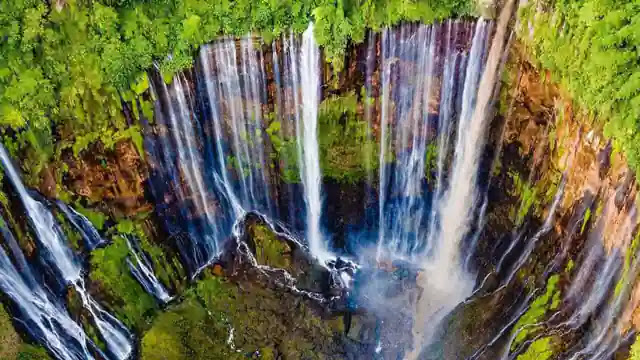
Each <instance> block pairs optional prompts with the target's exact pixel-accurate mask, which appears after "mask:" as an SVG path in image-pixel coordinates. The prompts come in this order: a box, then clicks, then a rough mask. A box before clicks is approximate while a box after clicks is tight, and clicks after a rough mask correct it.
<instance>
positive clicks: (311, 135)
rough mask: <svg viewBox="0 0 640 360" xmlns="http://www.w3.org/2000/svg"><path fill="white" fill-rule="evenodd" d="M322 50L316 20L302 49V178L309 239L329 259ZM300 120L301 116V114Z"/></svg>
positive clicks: (311, 246) (313, 248) (304, 36)
mask: <svg viewBox="0 0 640 360" xmlns="http://www.w3.org/2000/svg"><path fill="white" fill-rule="evenodd" d="M319 61H320V51H319V49H318V45H317V44H316V42H315V38H314V35H313V23H311V24H309V27H308V28H307V30H306V31H305V32H304V34H302V48H301V50H300V87H301V88H302V91H301V94H302V109H303V111H302V119H301V120H302V124H300V121H298V123H297V129H298V137H297V138H298V154H299V159H300V160H301V164H300V178H301V179H302V184H303V186H304V199H305V204H306V206H307V232H306V233H307V241H308V242H309V249H310V250H311V253H312V254H313V255H315V256H318V257H319V258H320V259H323V260H326V259H327V258H328V257H329V252H328V250H327V249H326V244H325V242H324V239H323V236H322V229H321V228H320V217H321V215H322V194H321V191H322V190H321V188H322V183H321V181H322V179H321V173H320V155H319V149H318V105H319V104H320V96H321V94H320V64H319ZM298 120H300V119H299V118H298Z"/></svg>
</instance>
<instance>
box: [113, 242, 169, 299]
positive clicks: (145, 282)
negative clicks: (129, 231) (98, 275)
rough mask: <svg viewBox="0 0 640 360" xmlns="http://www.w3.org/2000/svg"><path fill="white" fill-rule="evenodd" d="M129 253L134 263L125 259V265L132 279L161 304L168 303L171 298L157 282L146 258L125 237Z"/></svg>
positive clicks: (136, 245) (137, 247) (135, 244)
mask: <svg viewBox="0 0 640 360" xmlns="http://www.w3.org/2000/svg"><path fill="white" fill-rule="evenodd" d="M125 240H126V242H127V247H128V248H129V253H130V254H131V255H132V256H133V258H134V260H135V261H132V260H131V259H130V258H127V265H128V266H129V270H131V274H132V275H133V277H134V278H135V279H136V280H138V282H139V283H140V285H141V286H142V287H143V288H144V290H145V291H146V292H147V293H148V294H151V295H153V297H155V298H156V300H158V301H159V302H160V303H161V304H165V303H168V302H169V301H171V299H172V297H171V295H169V293H168V292H167V289H165V287H164V285H162V283H161V282H160V281H159V280H158V278H157V277H156V275H155V274H154V273H153V267H152V266H151V262H150V261H149V259H147V256H146V255H145V254H144V252H142V251H141V250H140V249H139V246H138V244H137V243H134V244H133V245H132V242H133V240H132V239H131V238H129V237H125Z"/></svg>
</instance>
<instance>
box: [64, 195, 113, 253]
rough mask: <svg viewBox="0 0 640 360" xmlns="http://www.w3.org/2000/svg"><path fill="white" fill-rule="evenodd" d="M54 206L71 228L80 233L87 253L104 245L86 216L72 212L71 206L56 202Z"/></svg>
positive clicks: (103, 241)
mask: <svg viewBox="0 0 640 360" xmlns="http://www.w3.org/2000/svg"><path fill="white" fill-rule="evenodd" d="M56 205H57V206H58V208H59V209H60V211H62V213H63V214H64V216H65V218H66V219H67V221H69V222H70V223H71V225H73V227H74V228H75V229H76V230H77V231H78V233H80V236H82V240H83V241H84V242H85V246H86V249H87V250H89V251H92V250H94V249H95V248H97V247H98V246H101V245H103V244H105V243H106V241H105V240H104V239H103V238H102V236H100V234H99V233H98V230H96V228H95V227H93V225H92V224H91V222H90V221H89V219H87V217H86V216H84V215H82V214H80V213H79V212H77V211H76V210H74V209H73V208H72V207H71V206H69V205H67V204H65V203H63V202H62V201H59V200H57V201H56Z"/></svg>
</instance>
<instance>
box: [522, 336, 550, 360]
mask: <svg viewBox="0 0 640 360" xmlns="http://www.w3.org/2000/svg"><path fill="white" fill-rule="evenodd" d="M554 353H555V351H554V339H553V338H552V337H543V338H540V339H537V340H536V341H534V342H533V343H531V345H529V348H527V351H526V352H524V354H521V355H518V358H517V360H548V359H550V358H551V357H552V356H553V354H554Z"/></svg>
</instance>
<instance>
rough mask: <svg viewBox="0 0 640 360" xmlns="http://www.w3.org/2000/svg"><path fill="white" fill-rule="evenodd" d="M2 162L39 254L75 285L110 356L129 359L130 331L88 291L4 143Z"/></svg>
mask: <svg viewBox="0 0 640 360" xmlns="http://www.w3.org/2000/svg"><path fill="white" fill-rule="evenodd" d="M0 162H1V163H2V166H3V167H4V171H5V174H6V175H7V176H8V177H9V180H10V181H11V183H12V184H13V187H14V188H15V190H16V192H17V193H18V196H19V197H20V200H21V202H22V204H23V205H24V208H25V211H26V214H27V217H28V219H29V223H30V224H31V228H32V229H33V231H34V232H35V238H36V240H37V242H38V245H39V246H38V250H39V256H40V257H41V258H42V260H43V261H44V262H45V263H46V264H48V265H49V266H51V268H52V270H53V271H54V272H55V273H56V275H57V277H58V280H59V281H60V283H62V284H68V285H72V286H73V288H74V290H75V291H76V293H77V294H78V295H79V296H80V298H81V300H82V304H83V306H84V307H85V309H87V311H89V313H90V314H91V316H92V320H93V321H94V323H95V325H96V327H97V329H98V331H99V333H100V336H101V337H102V339H103V340H104V342H105V344H106V345H107V349H108V350H109V352H110V354H111V356H112V357H113V358H114V359H118V360H121V359H127V358H128V357H129V355H130V354H131V352H132V350H133V345H132V343H131V334H130V333H129V331H128V330H127V329H126V328H125V327H124V325H123V324H122V323H121V322H120V321H118V320H117V319H116V318H115V317H113V316H111V315H110V314H109V313H107V312H106V311H104V310H103V309H102V308H101V307H100V305H99V304H98V303H97V302H96V301H95V300H93V299H92V298H91V296H90V295H89V293H88V292H87V291H86V289H85V286H84V280H83V278H82V272H81V271H82V268H81V266H80V265H79V262H78V260H77V259H76V256H75V254H74V253H73V251H72V250H71V249H70V248H69V246H68V244H67V241H66V239H65V237H64V235H63V232H62V229H60V225H59V224H58V223H57V222H56V220H55V218H54V216H53V214H52V213H51V212H50V211H49V209H47V207H46V206H45V205H44V204H43V203H41V202H39V201H37V200H35V199H34V198H33V197H32V196H31V195H30V194H29V193H28V191H27V189H26V188H25V187H24V185H23V184H22V181H21V179H20V176H19V174H18V171H17V170H16V168H15V167H14V166H13V162H12V161H11V159H10V157H9V154H8V153H7V151H6V149H5V148H4V146H3V145H0Z"/></svg>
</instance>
